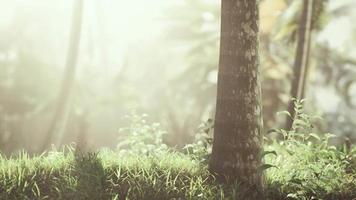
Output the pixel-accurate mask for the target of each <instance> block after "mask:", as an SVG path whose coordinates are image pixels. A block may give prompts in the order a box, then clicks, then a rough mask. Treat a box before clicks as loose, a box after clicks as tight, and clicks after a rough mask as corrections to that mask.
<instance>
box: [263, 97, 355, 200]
mask: <svg viewBox="0 0 356 200" xmlns="http://www.w3.org/2000/svg"><path fill="white" fill-rule="evenodd" d="M302 103H303V101H299V100H296V101H295V111H296V116H295V118H294V121H293V126H292V129H291V130H290V131H286V130H283V129H274V130H273V132H277V133H279V134H281V135H282V136H283V138H284V139H283V140H282V141H274V143H273V144H272V145H270V146H267V147H266V149H267V150H274V151H276V152H277V156H276V157H274V156H267V162H269V163H271V164H272V165H275V166H277V167H278V168H277V169H275V168H272V169H270V170H268V172H267V177H268V179H269V184H270V187H273V188H275V189H273V190H270V191H273V192H276V191H278V192H277V193H278V195H279V196H280V199H285V198H289V199H344V198H343V197H342V194H345V193H349V194H352V196H354V197H356V192H355V188H356V171H355V170H356V162H355V161H356V156H355V152H356V148H354V149H353V150H351V151H348V150H346V149H345V148H337V147H335V146H333V145H331V144H329V140H330V138H333V137H336V136H335V135H333V134H330V133H322V134H320V133H315V132H314V128H313V127H314V126H313V122H312V119H315V117H311V116H309V115H307V114H306V113H304V111H303V106H302ZM286 114H288V115H289V113H286ZM289 116H290V115H289ZM273 195H276V193H274V194H273ZM347 198H350V197H347ZM347 198H346V197H345V199H347Z"/></svg>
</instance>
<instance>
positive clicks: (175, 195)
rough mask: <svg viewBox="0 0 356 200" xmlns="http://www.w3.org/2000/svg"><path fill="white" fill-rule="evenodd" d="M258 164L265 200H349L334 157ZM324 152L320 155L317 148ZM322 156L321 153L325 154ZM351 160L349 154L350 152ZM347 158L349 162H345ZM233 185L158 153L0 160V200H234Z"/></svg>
mask: <svg viewBox="0 0 356 200" xmlns="http://www.w3.org/2000/svg"><path fill="white" fill-rule="evenodd" d="M266 148H270V149H273V150H274V151H276V153H277V156H275V155H272V154H270V155H268V156H267V157H266V162H268V163H270V164H272V165H276V166H277V167H278V168H270V169H268V170H267V178H266V180H267V190H266V191H267V194H268V196H269V199H276V200H278V199H330V200H337V199H340V200H348V199H349V200H351V199H354V198H356V171H355V166H356V165H355V163H353V162H355V160H352V159H354V158H352V156H351V154H346V153H342V151H339V150H336V149H333V148H332V149H330V150H328V151H326V152H325V151H322V150H321V151H312V150H315V149H314V148H316V146H312V145H310V147H309V148H305V147H304V146H303V148H302V147H301V146H300V147H299V148H298V147H297V146H294V147H293V148H294V149H295V151H294V152H293V153H291V152H288V151H287V150H288V148H287V147H286V144H282V145H281V144H277V143H276V144H273V145H271V146H268V147H266ZM325 149H327V148H325ZM325 149H324V150H325ZM354 152H355V149H354ZM348 156H349V157H348ZM237 195H238V185H233V186H231V185H230V186H226V185H220V184H218V183H216V182H215V181H214V178H213V176H212V175H211V174H210V173H209V172H208V170H207V166H206V165H204V164H202V163H201V162H199V161H198V159H196V158H194V157H192V156H189V155H187V154H183V153H179V152H175V151H169V150H162V151H159V152H155V153H152V154H148V155H144V156H143V155H139V154H136V155H135V154H123V153H119V152H114V151H110V150H102V151H100V152H99V153H89V154H78V153H75V152H74V151H72V150H68V151H67V152H66V153H64V151H63V152H50V153H48V155H42V156H36V157H32V158H29V157H28V156H27V155H26V154H25V153H22V154H20V155H19V156H18V157H16V158H9V159H6V158H1V160H0V199H147V200H153V199H155V200H159V199H167V200H168V199H193V200H198V199H204V200H205V199H214V200H215V199H237Z"/></svg>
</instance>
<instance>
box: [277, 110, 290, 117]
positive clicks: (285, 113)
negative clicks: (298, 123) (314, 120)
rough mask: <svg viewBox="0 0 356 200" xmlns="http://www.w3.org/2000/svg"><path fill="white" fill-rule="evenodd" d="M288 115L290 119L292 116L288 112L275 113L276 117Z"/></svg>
mask: <svg viewBox="0 0 356 200" xmlns="http://www.w3.org/2000/svg"><path fill="white" fill-rule="evenodd" d="M282 114H284V115H288V116H289V117H292V115H291V114H290V113H289V112H288V111H280V112H277V115H282Z"/></svg>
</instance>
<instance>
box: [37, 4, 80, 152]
mask: <svg viewBox="0 0 356 200" xmlns="http://www.w3.org/2000/svg"><path fill="white" fill-rule="evenodd" d="M83 4H84V2H83V0H75V1H74V9H73V15H72V25H71V33H70V41H69V47H68V52H67V61H66V67H65V72H64V76H63V80H62V85H61V89H60V92H59V95H58V99H57V105H56V108H55V109H56V110H55V113H54V116H53V118H52V121H51V123H50V126H49V129H48V132H47V134H46V136H45V140H44V143H43V145H42V150H45V149H47V148H48V147H49V146H50V145H51V144H52V142H53V141H56V142H60V141H62V136H63V133H64V131H65V128H66V125H67V120H68V115H69V111H70V97H71V90H72V87H73V83H74V79H75V71H76V65H77V59H78V52H79V44H80V35H81V27H82V15H83Z"/></svg>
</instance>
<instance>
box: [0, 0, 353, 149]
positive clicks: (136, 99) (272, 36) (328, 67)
mask: <svg viewBox="0 0 356 200" xmlns="http://www.w3.org/2000/svg"><path fill="white" fill-rule="evenodd" d="M301 2H302V1H291V0H262V1H260V18H261V20H260V25H261V37H260V39H261V40H260V54H261V74H262V92H263V108H264V110H263V113H264V122H265V123H264V124H265V130H266V132H267V130H269V129H271V128H273V127H281V126H283V123H284V120H285V119H284V118H283V117H282V116H278V115H276V112H278V111H281V110H286V107H287V103H288V101H289V99H290V97H289V91H290V84H291V76H292V74H291V73H292V71H293V70H292V66H293V62H294V54H295V49H296V42H297V41H296V31H297V28H298V23H299V16H300V12H301ZM0 4H1V5H3V6H2V7H1V8H0V10H1V12H0V13H1V14H0V16H2V17H0V36H1V37H0V150H1V151H2V152H4V153H6V154H10V153H12V152H15V151H17V150H19V149H22V148H25V149H26V150H28V151H29V152H34V153H35V152H38V151H39V150H40V149H39V148H40V146H41V142H43V141H42V140H43V137H44V134H46V131H47V129H48V126H49V123H50V119H51V117H52V115H53V112H54V110H55V105H56V104H55V102H56V98H57V94H58V91H59V88H60V84H61V78H62V75H63V71H64V67H63V66H64V62H65V56H66V51H67V45H68V40H69V38H68V37H69V31H70V30H69V28H70V17H71V9H72V1H70V0H63V1H45V0H39V1H32V2H26V3H24V2H23V1H9V0H0ZM354 7H355V2H354V1H352V0H340V1H327V0H316V1H315V8H316V9H315V11H314V13H313V27H314V29H313V38H312V51H311V57H310V71H309V78H308V84H307V94H306V98H307V99H308V101H306V102H307V103H306V104H307V105H306V108H307V109H309V110H311V111H312V113H317V114H319V115H320V116H322V117H323V118H324V120H323V121H321V122H320V123H319V124H318V127H317V128H318V129H320V130H321V131H324V132H332V133H334V134H337V135H341V136H346V137H349V138H350V139H351V140H354V141H355V139H356V134H355V131H354V130H356V117H355V116H356V114H355V113H356V66H355V65H356V60H355V59H354V58H356V49H355V48H353V47H354V46H355V44H356V25H355V23H353V22H354V21H353V20H355V19H356V12H353V11H354V10H353V9H354ZM219 32H220V5H219V1H215V0H179V1H164V0H153V1H152V3H150V4H147V2H145V1H144V0H132V1H130V2H129V3H127V1H125V2H124V1H110V0H100V1H99V0H88V1H85V9H84V17H83V32H82V35H81V46H80V51H79V58H78V70H77V73H76V81H75V84H74V86H73V91H74V92H73V98H72V99H71V110H70V112H69V115H68V118H69V120H68V121H69V123H68V124H67V126H66V128H65V130H66V131H65V136H64V137H63V141H61V142H60V143H61V144H70V143H72V142H75V141H78V140H80V141H81V142H83V143H85V144H86V145H88V146H94V147H102V146H108V147H115V146H116V145H117V144H118V143H119V138H120V137H119V136H118V135H119V131H118V130H119V128H120V127H129V124H130V121H129V120H127V118H126V117H125V116H126V115H127V114H129V113H131V112H133V110H134V112H135V113H146V114H147V115H148V116H149V117H148V119H149V120H150V121H156V122H160V123H161V125H162V126H163V127H164V128H165V129H166V130H167V131H168V134H165V135H164V139H165V142H166V143H167V144H168V145H171V146H183V145H184V144H187V143H189V142H191V141H193V140H194V136H195V133H196V132H198V131H199V129H198V127H199V124H201V123H202V122H203V121H207V120H208V119H210V118H213V116H214V115H213V114H214V107H215V99H216V97H215V95H216V82H217V80H216V79H217V66H218V53H219Z"/></svg>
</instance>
